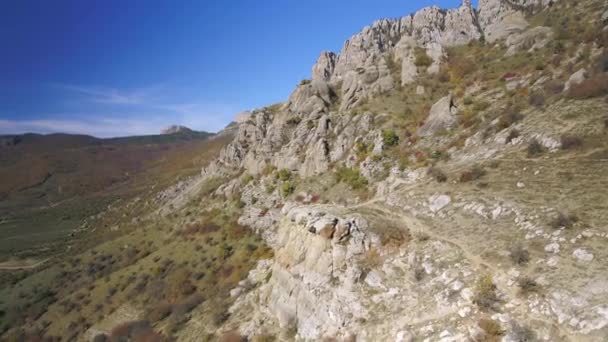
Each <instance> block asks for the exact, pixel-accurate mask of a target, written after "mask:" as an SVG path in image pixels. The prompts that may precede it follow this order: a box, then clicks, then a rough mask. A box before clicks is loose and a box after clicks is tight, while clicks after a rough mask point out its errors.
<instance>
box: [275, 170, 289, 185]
mask: <svg viewBox="0 0 608 342" xmlns="http://www.w3.org/2000/svg"><path fill="white" fill-rule="evenodd" d="M277 178H278V179H279V180H281V181H283V182H284V181H287V180H290V179H291V171H289V170H287V169H280V170H279V172H278V173H277Z"/></svg>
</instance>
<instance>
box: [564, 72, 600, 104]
mask: <svg viewBox="0 0 608 342" xmlns="http://www.w3.org/2000/svg"><path fill="white" fill-rule="evenodd" d="M606 94H608V74H606V73H602V74H599V75H597V76H594V77H592V78H590V79H587V80H584V81H583V82H581V83H579V84H576V85H573V86H571V87H570V90H569V91H568V97H570V98H573V99H579V100H582V99H589V98H592V97H598V96H603V95H606Z"/></svg>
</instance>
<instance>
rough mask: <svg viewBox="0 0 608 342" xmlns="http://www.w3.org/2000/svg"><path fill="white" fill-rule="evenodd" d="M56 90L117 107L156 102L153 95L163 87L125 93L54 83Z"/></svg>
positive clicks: (108, 89) (158, 86) (115, 90)
mask: <svg viewBox="0 0 608 342" xmlns="http://www.w3.org/2000/svg"><path fill="white" fill-rule="evenodd" d="M52 86H53V87H54V88H56V89H60V90H65V91H68V92H72V93H75V94H78V95H81V96H83V97H84V99H85V100H89V101H91V102H97V103H106V104H116V105H143V104H149V103H150V102H152V101H154V98H153V95H154V94H156V93H158V91H160V90H161V89H162V87H163V86H162V85H154V86H150V87H145V88H139V89H135V90H132V91H124V90H119V89H115V88H104V87H97V86H81V85H74V84H62V83H54V84H52Z"/></svg>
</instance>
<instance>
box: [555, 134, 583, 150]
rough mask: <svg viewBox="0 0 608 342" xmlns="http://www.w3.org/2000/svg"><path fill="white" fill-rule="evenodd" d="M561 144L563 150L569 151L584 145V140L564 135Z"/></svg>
mask: <svg viewBox="0 0 608 342" xmlns="http://www.w3.org/2000/svg"><path fill="white" fill-rule="evenodd" d="M560 140H561V144H562V149H563V150H569V149H572V148H577V147H580V146H582V145H583V139H581V138H579V137H577V136H574V135H566V134H564V135H562V137H561V139H560Z"/></svg>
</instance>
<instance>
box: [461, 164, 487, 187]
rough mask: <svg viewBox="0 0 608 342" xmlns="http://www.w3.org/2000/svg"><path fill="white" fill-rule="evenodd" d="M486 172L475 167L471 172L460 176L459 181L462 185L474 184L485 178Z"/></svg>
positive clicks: (468, 171) (465, 172)
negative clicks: (475, 181) (473, 182)
mask: <svg viewBox="0 0 608 342" xmlns="http://www.w3.org/2000/svg"><path fill="white" fill-rule="evenodd" d="M485 174H486V170H484V168H482V167H481V166H474V167H473V168H472V169H471V170H467V171H464V172H463V173H461V174H460V178H459V181H460V182H461V183H466V182H472V181H474V180H478V179H479V178H481V177H483V176H485Z"/></svg>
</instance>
